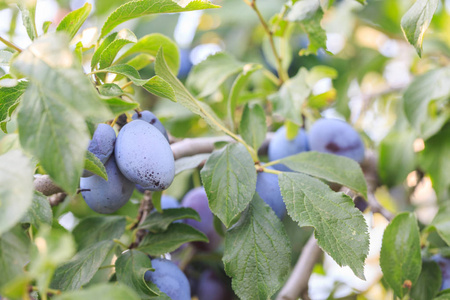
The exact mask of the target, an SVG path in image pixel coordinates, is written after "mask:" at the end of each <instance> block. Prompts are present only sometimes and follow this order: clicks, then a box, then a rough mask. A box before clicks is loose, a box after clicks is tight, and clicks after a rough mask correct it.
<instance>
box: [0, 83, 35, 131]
mask: <svg viewBox="0 0 450 300" xmlns="http://www.w3.org/2000/svg"><path fill="white" fill-rule="evenodd" d="M27 86H28V83H27V82H26V81H20V82H19V83H18V84H17V85H16V86H14V87H0V124H3V123H5V124H6V123H7V122H9V120H10V119H11V115H12V113H13V111H14V110H15V109H16V107H17V106H18V105H19V103H20V99H21V97H22V95H23V93H24V92H25V89H26V88H27ZM5 133H6V131H5Z"/></svg>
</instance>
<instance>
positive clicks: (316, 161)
mask: <svg viewBox="0 0 450 300" xmlns="http://www.w3.org/2000/svg"><path fill="white" fill-rule="evenodd" d="M280 162H281V163H282V164H284V165H286V166H288V167H289V168H290V169H291V170H293V171H297V172H302V173H305V174H308V175H312V176H314V177H318V178H320V179H325V180H327V181H330V182H335V183H339V184H341V185H344V186H347V187H349V188H351V189H352V190H354V191H356V192H358V193H360V194H361V195H362V196H364V197H366V198H367V184H366V180H365V178H364V174H363V172H362V170H361V167H360V166H359V164H358V163H357V162H355V161H354V160H353V159H350V158H347V157H344V156H338V155H334V154H328V153H321V152H315V151H311V152H302V153H299V154H296V155H293V156H289V157H286V158H283V159H282V160H281V161H280Z"/></svg>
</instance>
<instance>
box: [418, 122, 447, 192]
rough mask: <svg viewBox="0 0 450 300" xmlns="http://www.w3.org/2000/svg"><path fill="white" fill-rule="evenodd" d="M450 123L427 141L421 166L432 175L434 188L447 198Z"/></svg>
mask: <svg viewBox="0 0 450 300" xmlns="http://www.w3.org/2000/svg"><path fill="white" fill-rule="evenodd" d="M449 136H450V124H447V125H445V127H443V128H442V130H441V131H439V132H438V134H436V135H434V136H432V137H431V138H430V139H428V140H426V141H425V149H424V150H423V151H422V153H421V156H420V166H421V169H423V170H424V171H425V172H426V173H428V174H429V175H430V178H431V182H432V183H433V188H434V190H435V191H436V193H437V194H438V196H442V197H443V198H445V199H447V198H446V197H448V196H449V195H450V176H448V170H450V139H449V138H448V137H449Z"/></svg>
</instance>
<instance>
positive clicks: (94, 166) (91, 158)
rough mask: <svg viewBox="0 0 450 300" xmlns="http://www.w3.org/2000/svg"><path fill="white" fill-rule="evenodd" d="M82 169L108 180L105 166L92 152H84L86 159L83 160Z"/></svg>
mask: <svg viewBox="0 0 450 300" xmlns="http://www.w3.org/2000/svg"><path fill="white" fill-rule="evenodd" d="M84 169H85V170H87V171H89V172H91V173H94V174H95V175H98V176H100V177H101V178H103V179H105V180H106V181H107V180H108V174H106V169H105V165H104V164H103V163H102V162H101V161H100V159H98V158H97V157H96V156H95V155H94V154H92V152H89V151H86V158H85V159H84Z"/></svg>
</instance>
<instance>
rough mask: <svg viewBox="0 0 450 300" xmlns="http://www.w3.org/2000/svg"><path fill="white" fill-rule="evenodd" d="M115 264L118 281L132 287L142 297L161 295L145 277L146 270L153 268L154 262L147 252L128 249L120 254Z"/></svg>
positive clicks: (148, 297)
mask: <svg viewBox="0 0 450 300" xmlns="http://www.w3.org/2000/svg"><path fill="white" fill-rule="evenodd" d="M115 265H116V274H117V281H118V282H121V283H123V284H125V285H127V286H129V287H130V288H132V289H133V290H134V291H136V292H137V293H138V294H139V297H140V298H141V299H150V296H158V295H159V293H158V292H159V291H157V290H156V291H155V290H153V289H152V288H151V287H150V286H149V285H148V284H147V282H146V281H145V279H144V275H145V272H147V271H148V270H153V269H152V262H151V260H150V258H149V257H148V256H147V255H146V254H144V253H142V252H140V251H136V250H128V251H126V252H125V253H123V254H122V255H121V256H119V258H118V259H117V261H116V263H115Z"/></svg>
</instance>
